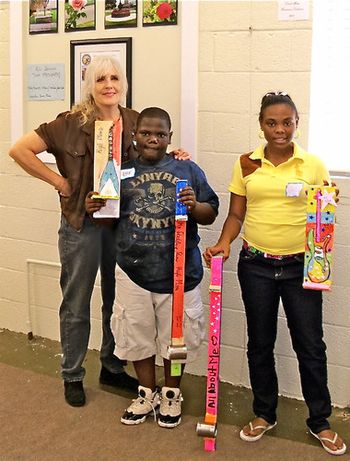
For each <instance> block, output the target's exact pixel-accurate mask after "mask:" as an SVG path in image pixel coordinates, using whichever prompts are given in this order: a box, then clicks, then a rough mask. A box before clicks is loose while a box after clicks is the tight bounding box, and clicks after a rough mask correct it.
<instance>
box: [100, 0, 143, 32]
mask: <svg viewBox="0 0 350 461" xmlns="http://www.w3.org/2000/svg"><path fill="white" fill-rule="evenodd" d="M118 27H137V0H105V29H113V28H118Z"/></svg>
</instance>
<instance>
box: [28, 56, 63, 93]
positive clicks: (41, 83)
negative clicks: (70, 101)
mask: <svg viewBox="0 0 350 461" xmlns="http://www.w3.org/2000/svg"><path fill="white" fill-rule="evenodd" d="M28 99H29V100H30V101H61V100H62V101H63V100H64V64H29V65H28Z"/></svg>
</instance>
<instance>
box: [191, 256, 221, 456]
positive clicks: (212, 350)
mask: <svg viewBox="0 0 350 461" xmlns="http://www.w3.org/2000/svg"><path fill="white" fill-rule="evenodd" d="M223 261H224V258H223V256H213V257H212V259H211V272H210V286H209V295H210V314H209V338H208V369H207V395H206V413H205V417H204V423H198V424H197V429H196V430H197V435H200V436H202V437H204V449H205V451H215V449H216V435H217V415H218V399H219V366H220V333H221V308H222V299H221V297H222V294H221V291H222V267H223Z"/></svg>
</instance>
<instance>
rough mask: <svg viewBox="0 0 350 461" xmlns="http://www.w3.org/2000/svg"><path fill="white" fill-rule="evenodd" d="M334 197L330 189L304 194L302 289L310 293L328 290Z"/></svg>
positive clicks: (334, 208) (313, 190) (329, 283)
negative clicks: (305, 206) (305, 215)
mask: <svg viewBox="0 0 350 461" xmlns="http://www.w3.org/2000/svg"><path fill="white" fill-rule="evenodd" d="M335 198H336V191H335V188H334V187H331V186H311V187H310V188H309V189H308V192H307V217H306V242H305V259H304V281H303V287H304V288H307V289H310V290H328V291H329V290H331V286H332V275H333V274H332V269H333V246H334V223H335V210H336V206H337V204H336V201H335Z"/></svg>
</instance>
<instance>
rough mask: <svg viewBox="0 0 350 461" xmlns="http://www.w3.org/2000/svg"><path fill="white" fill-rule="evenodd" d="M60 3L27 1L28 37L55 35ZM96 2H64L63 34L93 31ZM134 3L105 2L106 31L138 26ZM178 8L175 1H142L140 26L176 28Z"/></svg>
mask: <svg viewBox="0 0 350 461" xmlns="http://www.w3.org/2000/svg"><path fill="white" fill-rule="evenodd" d="M59 1H62V0H30V2H29V33H30V34H48V33H55V32H58V2H59ZM96 1H101V0H64V30H65V32H76V31H79V30H80V31H81V30H95V29H96ZM137 3H138V0H105V1H104V27H105V29H114V28H121V27H137V22H138V21H137V20H138V18H137V16H138V14H137V9H138V8H137V6H138V5H137ZM177 7H178V5H177V0H169V1H167V0H160V1H159V0H142V26H144V27H148V26H165V25H174V24H175V25H176V24H177Z"/></svg>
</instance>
